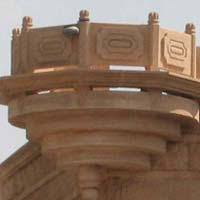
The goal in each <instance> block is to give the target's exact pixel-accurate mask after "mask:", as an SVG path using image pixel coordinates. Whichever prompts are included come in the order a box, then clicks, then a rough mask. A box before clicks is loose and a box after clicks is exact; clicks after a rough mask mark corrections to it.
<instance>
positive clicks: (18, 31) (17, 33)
mask: <svg viewBox="0 0 200 200" xmlns="http://www.w3.org/2000/svg"><path fill="white" fill-rule="evenodd" d="M12 35H13V37H17V36H19V35H20V29H19V28H14V29H13V31H12Z"/></svg>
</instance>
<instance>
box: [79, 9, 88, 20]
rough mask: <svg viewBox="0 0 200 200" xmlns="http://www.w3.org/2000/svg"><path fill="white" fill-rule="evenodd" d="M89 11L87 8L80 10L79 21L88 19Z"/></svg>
mask: <svg viewBox="0 0 200 200" xmlns="http://www.w3.org/2000/svg"><path fill="white" fill-rule="evenodd" d="M89 16H90V13H89V11H88V10H81V11H80V14H79V21H80V22H82V21H90V18H89Z"/></svg>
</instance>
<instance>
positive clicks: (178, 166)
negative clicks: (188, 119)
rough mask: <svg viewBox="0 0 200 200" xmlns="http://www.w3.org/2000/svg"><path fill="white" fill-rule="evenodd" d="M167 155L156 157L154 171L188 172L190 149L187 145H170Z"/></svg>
mask: <svg viewBox="0 0 200 200" xmlns="http://www.w3.org/2000/svg"><path fill="white" fill-rule="evenodd" d="M167 150H168V151H167V153H166V154H165V155H162V156H160V157H154V159H153V160H154V161H153V165H152V169H153V170H187V169H188V164H189V148H188V146H187V145H185V144H168V149H167Z"/></svg>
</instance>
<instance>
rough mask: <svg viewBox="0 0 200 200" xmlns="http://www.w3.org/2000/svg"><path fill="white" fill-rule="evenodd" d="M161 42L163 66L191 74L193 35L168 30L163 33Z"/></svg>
mask: <svg viewBox="0 0 200 200" xmlns="http://www.w3.org/2000/svg"><path fill="white" fill-rule="evenodd" d="M161 44H162V45H161V46H162V60H163V67H165V68H169V69H170V70H172V71H175V72H178V73H183V74H186V75H191V71H192V67H193V66H192V40H191V36H190V35H188V34H184V33H177V32H170V31H167V32H165V33H163V36H162V41H161Z"/></svg>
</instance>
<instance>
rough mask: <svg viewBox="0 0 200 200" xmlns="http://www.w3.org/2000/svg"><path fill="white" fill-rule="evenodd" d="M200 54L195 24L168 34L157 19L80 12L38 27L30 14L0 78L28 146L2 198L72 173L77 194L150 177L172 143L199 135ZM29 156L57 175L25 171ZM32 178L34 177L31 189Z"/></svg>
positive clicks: (0, 99)
mask: <svg viewBox="0 0 200 200" xmlns="http://www.w3.org/2000/svg"><path fill="white" fill-rule="evenodd" d="M199 56H200V51H199V47H197V46H196V38H195V27H194V25H193V24H187V25H186V29H185V32H184V33H179V32H176V31H173V30H168V29H166V28H161V27H160V25H159V16H158V14H157V13H151V14H150V15H149V21H148V24H147V25H131V24H130V25H126V24H105V23H103V24H102V23H92V22H90V20H89V13H88V11H81V12H80V18H79V21H78V23H77V24H72V25H64V26H57V27H47V28H34V27H33V25H32V19H31V18H30V17H25V18H24V20H23V26H22V29H21V30H19V29H15V30H14V31H13V39H12V73H11V76H8V77H2V78H0V103H1V104H4V105H7V106H8V108H9V122H10V123H11V124H12V125H14V126H16V127H20V128H23V129H26V133H27V138H28V140H29V141H30V142H29V144H27V145H28V146H27V147H24V149H26V150H22V152H23V153H20V152H19V153H16V155H14V156H13V157H12V158H10V160H8V161H5V163H3V164H2V165H1V167H0V170H1V173H2V175H0V182H1V184H2V187H1V188H3V189H2V190H4V191H9V192H2V200H3V199H5V200H8V199H18V200H19V199H30V196H29V195H32V193H33V192H34V191H35V190H34V188H36V186H37V187H40V188H42V187H43V186H42V184H41V182H42V180H44V179H45V178H46V177H47V176H48V177H49V176H50V175H51V174H56V173H58V172H59V173H60V172H63V171H64V172H66V173H69V174H70V170H71V172H72V171H73V173H74V174H73V173H72V174H73V176H72V178H71V179H72V180H73V181H72V182H77V185H76V186H74V185H73V187H75V188H77V190H76V189H73V191H74V190H75V192H74V193H73V195H74V197H73V198H82V199H84V200H90V199H91V200H93V199H107V198H108V197H105V194H102V192H101V185H102V183H104V182H105V181H106V180H107V179H108V177H116V176H117V177H119V178H120V177H121V176H122V175H121V174H123V173H127V174H134V173H138V172H139V173H145V172H151V171H152V170H153V169H154V165H155V163H156V162H158V160H159V159H160V157H165V155H167V153H168V149H169V146H170V145H171V144H175V145H176V144H180V143H183V138H185V137H190V136H187V135H190V134H191V135H197V137H198V134H199V99H200V90H199V88H200V81H199V78H200V64H199V59H198V57H199ZM111 65H118V66H121V68H120V70H111V69H110V66H111ZM125 66H131V67H136V69H137V67H138V66H143V67H144V69H145V70H144V71H128V70H126V69H127V68H126V67H125ZM115 88H117V90H114V89H115ZM119 88H121V89H120V90H119ZM136 88H137V90H136ZM33 144H34V145H33ZM27 149H28V150H27ZM30 149H32V150H30ZM33 149H37V150H33ZM29 151H30V152H32V153H33V152H35V151H36V152H37V155H40V156H41V157H42V159H44V160H46V161H43V164H42V166H43V167H44V168H45V169H49V168H48V167H50V166H52V167H50V168H51V170H49V171H48V170H47V171H48V172H49V174H46V173H45V170H44V171H43V172H42V173H41V172H37V171H36V172H34V171H33V172H30V171H29V172H28V175H27V177H26V176H23V175H22V174H20V173H21V171H23V168H24V167H23V166H24V165H26V164H25V163H26V160H27V162H29V159H32V157H31V156H30V155H29V154H28V153H27V152H29ZM32 153H31V155H32ZM20 155H21V156H20ZM22 155H26V156H25V157H23V156H22ZM33 157H34V156H33ZM17 158H19V160H22V158H24V159H23V160H22V161H17ZM34 159H35V158H34ZM166 159H167V157H166ZM170 161H171V160H170ZM48 162H50V163H51V164H48ZM172 162H174V161H172ZM19 163H20V164H19ZM30 165H31V164H30ZM45 165H46V166H45ZM48 165H49V166H48ZM17 166H20V167H18V168H17ZM15 167H16V168H17V170H16V171H15V170H14V168H15ZM41 168H42V167H41ZM33 169H34V168H33ZM74 171H75V172H74ZM31 173H32V175H30V174H31ZM34 173H35V174H36V175H38V174H37V173H39V174H40V175H39V177H38V178H34ZM13 174H16V176H18V177H20V178H19V179H21V182H20V181H19V180H18V181H17V180H15V181H16V183H17V184H21V186H20V187H19V188H18V187H17V188H18V190H17V189H16V188H15V186H14V185H15V184H14V185H12V183H10V185H9V181H8V180H11V179H12V178H11V179H10V178H8V177H10V176H13V177H15V176H14V175H13ZM23 174H25V172H23ZM113 174H114V175H113ZM29 175H30V176H31V177H32V179H33V180H34V181H32V182H31V184H28V185H26V184H25V183H26V182H30V180H29V179H31V178H30V177H29ZM22 177H23V178H22ZM70 177H71V176H70ZM71 179H70V180H71ZM1 180H2V181H1ZM7 182H8V185H9V186H8V185H6V184H5V183H7ZM52 184H54V183H52ZM55 184H56V183H55ZM55 184H54V185H53V186H51V187H52V188H54V187H55ZM62 187H63V184H62ZM62 187H61V188H62ZM67 187H70V186H69V185H67V183H66V188H67ZM8 188H9V189H8ZM11 191H12V192H11ZM13 191H15V192H13ZM43 193H44V192H43ZM43 193H41V194H39V193H37V192H36V191H35V195H36V197H31V198H32V199H34V198H35V199H43V198H44V197H45V195H44V194H43ZM61 193H63V198H61V197H59V199H66V197H64V196H65V195H66V194H64V193H65V192H64V189H63V190H62V192H61ZM11 194H12V195H11ZM37 195H38V196H37ZM68 195H72V194H71V193H70V194H68ZM55 198H57V196H56V195H52V196H49V197H48V199H55ZM73 198H72V197H71V196H70V198H69V199H73ZM149 198H150V199H151V197H149ZM135 199H137V198H135ZM152 199H153V198H152ZM195 200H196V199H195Z"/></svg>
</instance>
